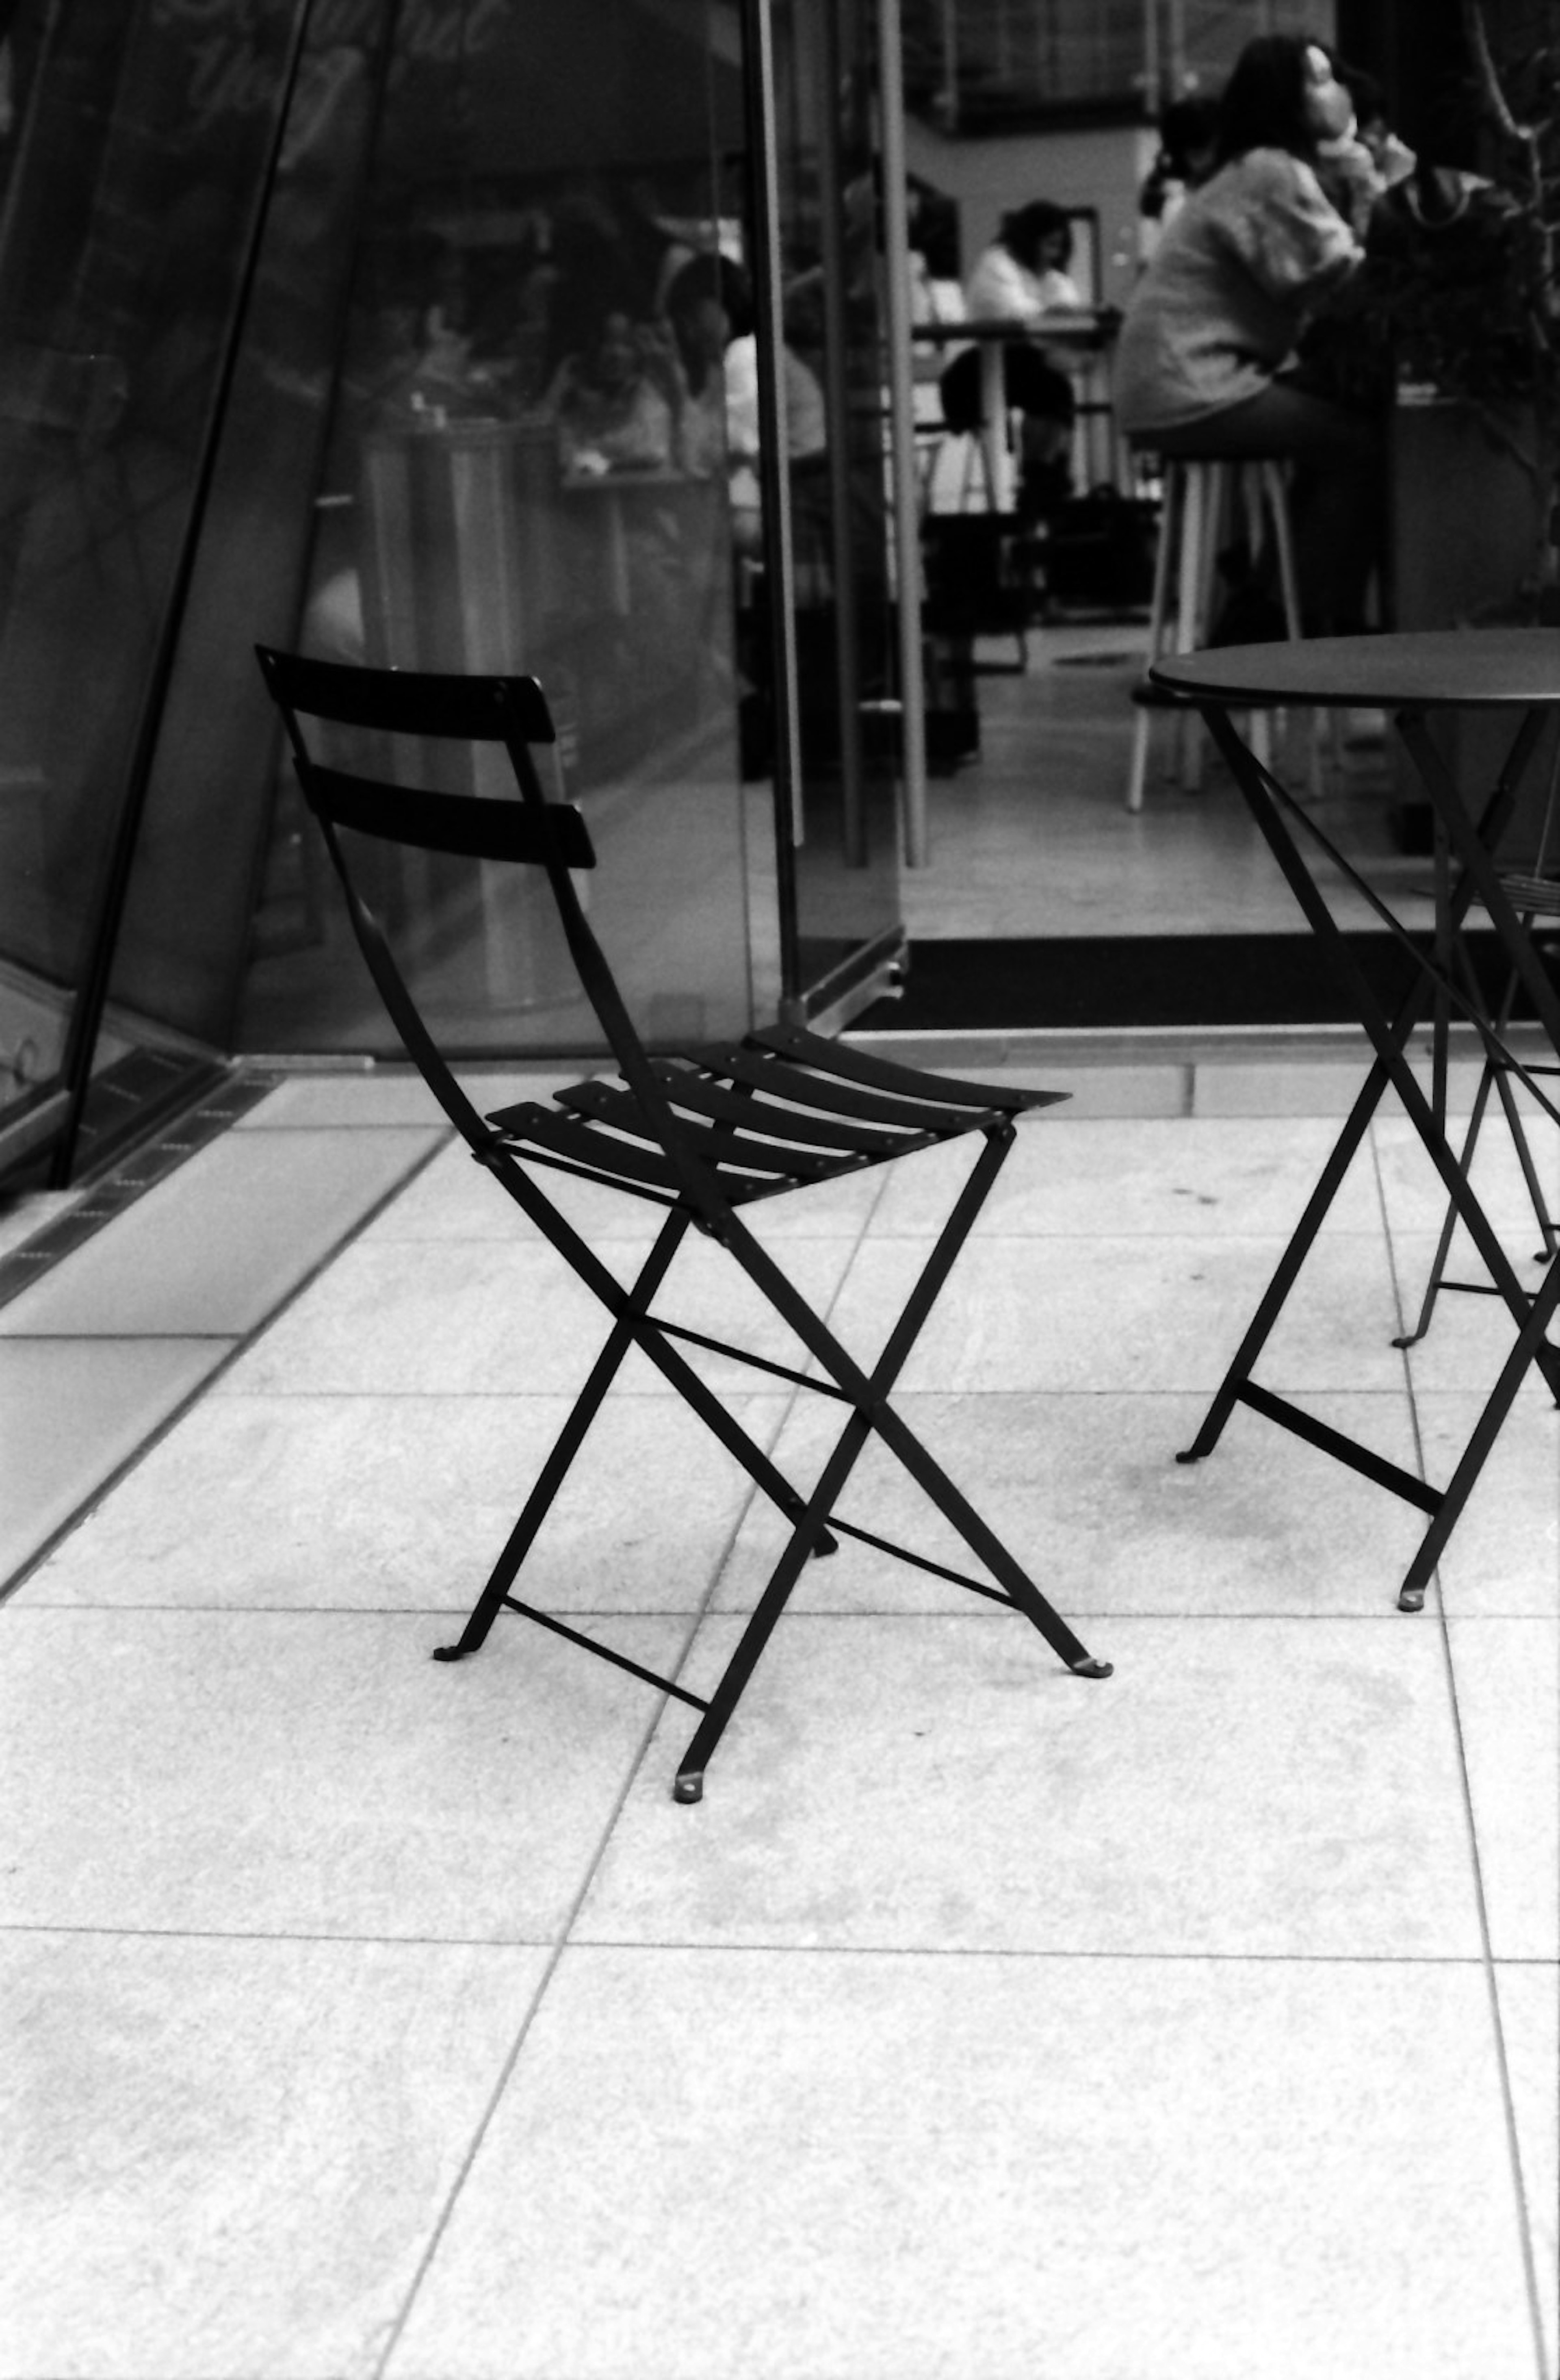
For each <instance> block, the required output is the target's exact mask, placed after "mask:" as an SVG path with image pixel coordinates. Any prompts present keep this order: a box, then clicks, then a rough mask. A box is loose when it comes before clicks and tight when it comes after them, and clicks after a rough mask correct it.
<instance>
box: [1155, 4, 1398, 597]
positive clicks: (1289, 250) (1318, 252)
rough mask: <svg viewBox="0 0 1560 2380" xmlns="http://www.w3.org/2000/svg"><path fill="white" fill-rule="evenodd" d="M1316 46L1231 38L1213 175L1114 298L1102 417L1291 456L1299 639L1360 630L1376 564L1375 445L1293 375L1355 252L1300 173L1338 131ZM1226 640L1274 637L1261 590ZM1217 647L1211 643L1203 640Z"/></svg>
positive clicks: (1168, 436)
mask: <svg viewBox="0 0 1560 2380" xmlns="http://www.w3.org/2000/svg"><path fill="white" fill-rule="evenodd" d="M1353 116H1354V110H1353V105H1352V103H1351V102H1350V100H1349V96H1348V92H1347V91H1345V90H1344V88H1343V86H1342V85H1341V84H1340V83H1339V82H1338V81H1337V79H1336V76H1335V75H1334V72H1333V67H1332V61H1331V59H1330V58H1329V56H1328V55H1327V53H1326V51H1325V50H1324V49H1323V48H1322V47H1321V46H1320V45H1319V44H1318V43H1317V42H1309V41H1307V40H1305V39H1304V38H1303V37H1302V36H1300V35H1295V34H1288V33H1271V34H1264V35H1261V36H1259V37H1258V38H1257V39H1256V40H1254V41H1252V42H1248V43H1247V44H1246V47H1245V48H1244V49H1243V50H1242V51H1241V53H1240V57H1239V59H1238V60H1237V61H1236V65H1235V68H1234V71H1233V72H1232V74H1231V76H1230V78H1229V81H1228V83H1227V86H1226V88H1225V91H1224V93H1223V96H1222V98H1221V99H1220V102H1219V115H1218V142H1217V156H1218V164H1217V170H1216V171H1215V173H1214V174H1213V176H1211V177H1210V178H1209V180H1207V181H1206V182H1204V183H1203V186H1202V188H1200V189H1197V190H1194V191H1193V192H1192V193H1191V196H1190V197H1189V198H1188V199H1187V200H1185V202H1184V203H1183V204H1182V206H1181V207H1180V208H1179V212H1177V213H1176V214H1175V216H1174V217H1173V219H1172V220H1171V222H1170V223H1169V225H1167V228H1166V231H1165V233H1164V237H1162V239H1161V240H1160V243H1159V246H1158V248H1157V249H1155V254H1154V257H1153V259H1152V261H1150V263H1149V264H1148V266H1147V268H1146V269H1145V271H1144V272H1143V275H1142V276H1141V278H1140V280H1139V281H1138V284H1137V286H1136V288H1135V289H1134V290H1133V292H1132V296H1131V299H1130V300H1129V302H1128V306H1127V311H1126V316H1125V319H1124V321H1123V323H1122V327H1121V335H1120V339H1119V343H1118V346H1117V350H1116V362H1115V394H1116V409H1117V419H1118V421H1119V424H1120V427H1121V429H1122V430H1123V431H1125V433H1126V435H1127V436H1128V437H1129V438H1130V439H1131V440H1132V441H1133V442H1134V443H1138V444H1140V445H1144V446H1148V447H1151V448H1152V449H1154V450H1155V452H1156V453H1157V454H1159V455H1163V456H1169V455H1226V456H1234V455H1276V456H1283V457H1289V458H1292V461H1293V464H1294V472H1293V487H1292V499H1291V501H1292V504H1293V510H1294V520H1295V543H1296V564H1297V569H1298V574H1299V577H1300V604H1301V610H1302V613H1303V615H1304V620H1305V626H1306V631H1307V633H1308V634H1312V635H1314V634H1318V633H1334V634H1337V635H1345V634H1349V633H1353V632H1354V631H1356V630H1358V629H1359V628H1360V626H1362V625H1364V623H1365V614H1366V604H1367V590H1368V587H1369V582H1370V577H1371V574H1372V571H1373V568H1374V567H1375V565H1376V564H1377V562H1378V561H1379V558H1380V553H1381V547H1382V541H1383V527H1382V522H1381V517H1380V516H1381V500H1380V480H1381V471H1380V468H1379V462H1380V433H1379V428H1378V425H1377V424H1376V423H1375V422H1374V421H1373V419H1372V417H1371V416H1370V415H1369V414H1368V413H1366V412H1363V411H1356V410H1354V409H1353V408H1351V407H1348V406H1345V405H1342V404H1339V403H1337V402H1336V400H1335V399H1333V398H1330V397H1326V396H1323V395H1317V394H1316V393H1315V391H1314V389H1313V388H1312V387H1311V386H1308V385H1307V384H1306V382H1305V379H1304V376H1303V374H1302V373H1301V372H1300V371H1299V370H1298V369H1297V358H1296V349H1297V346H1298V345H1299V342H1300V337H1301V334H1302V333H1303V332H1304V330H1305V328H1306V325H1307V323H1308V322H1309V321H1310V320H1311V319H1312V317H1314V316H1315V315H1317V314H1318V313H1320V312H1322V311H1323V310H1324V309H1325V308H1326V307H1327V306H1328V305H1329V304H1331V303H1335V302H1336V301H1337V300H1338V298H1339V297H1340V296H1341V293H1342V292H1343V291H1344V290H1345V288H1346V286H1347V285H1348V283H1349V282H1350V281H1351V280H1352V278H1353V276H1354V275H1355V273H1357V272H1358V270H1359V268H1360V263H1361V261H1362V260H1363V253H1364V251H1363V249H1362V248H1361V245H1360V241H1359V240H1358V239H1357V237H1355V234H1354V232H1353V230H1352V228H1351V226H1350V225H1349V224H1348V222H1347V221H1346V220H1345V218H1344V216H1343V215H1342V214H1340V213H1339V212H1338V210H1337V208H1336V206H1335V205H1334V204H1333V202H1332V200H1330V199H1329V198H1328V197H1327V195H1326V192H1325V191H1324V188H1323V186H1322V182H1321V180H1320V178H1319V175H1318V164H1319V158H1320V152H1321V149H1322V145H1323V144H1324V142H1326V141H1329V140H1341V139H1343V138H1345V137H1346V136H1347V135H1348V132H1349V131H1350V128H1351V127H1352V124H1353ZM1230 575H1231V577H1232V579H1233V581H1234V584H1233V585H1232V589H1231V598H1230V602H1229V604H1228V605H1227V611H1228V612H1229V613H1231V614H1233V613H1235V611H1236V601H1235V598H1236V595H1237V593H1239V595H1240V598H1241V608H1242V609H1243V612H1244V614H1245V616H1244V617H1243V618H1242V619H1241V620H1240V628H1239V631H1238V630H1237V625H1236V621H1235V618H1234V617H1233V616H1231V617H1228V618H1227V619H1226V621H1225V623H1224V626H1223V630H1222V633H1223V634H1224V635H1225V636H1226V637H1227V638H1229V639H1230V640H1233V639H1234V637H1236V635H1237V633H1240V635H1242V636H1245V637H1252V636H1256V637H1264V636H1268V635H1278V636H1281V635H1282V634H1283V633H1284V625H1283V614H1282V612H1281V610H1280V609H1279V607H1278V605H1277V603H1276V601H1275V600H1274V598H1273V595H1272V590H1271V589H1264V588H1263V587H1261V586H1259V585H1257V584H1255V583H1254V582H1253V583H1251V584H1245V583H1242V581H1241V579H1240V576H1239V573H1238V571H1236V570H1234V569H1232V571H1231V573H1230ZM1217 633H1220V631H1219V630H1218V629H1215V634H1217Z"/></svg>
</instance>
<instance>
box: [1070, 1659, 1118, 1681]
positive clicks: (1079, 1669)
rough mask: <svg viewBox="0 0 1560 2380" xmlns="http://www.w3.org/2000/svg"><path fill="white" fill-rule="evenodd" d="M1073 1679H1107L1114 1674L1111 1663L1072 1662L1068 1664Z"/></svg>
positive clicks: (1113, 1665) (1113, 1666) (1113, 1667)
mask: <svg viewBox="0 0 1560 2380" xmlns="http://www.w3.org/2000/svg"><path fill="white" fill-rule="evenodd" d="M1069 1667H1070V1670H1071V1671H1072V1674H1073V1676H1074V1677H1075V1678H1108V1677H1111V1676H1113V1675H1114V1673H1115V1664H1114V1662H1111V1661H1089V1660H1083V1661H1073V1662H1070V1664H1069Z"/></svg>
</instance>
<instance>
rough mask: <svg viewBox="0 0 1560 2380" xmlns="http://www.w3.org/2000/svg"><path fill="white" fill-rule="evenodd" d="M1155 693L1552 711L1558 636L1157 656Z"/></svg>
mask: <svg viewBox="0 0 1560 2380" xmlns="http://www.w3.org/2000/svg"><path fill="white" fill-rule="evenodd" d="M1148 674H1149V676H1150V677H1151V678H1152V679H1153V680H1154V682H1155V685H1156V686H1167V687H1168V688H1169V689H1170V690H1171V691H1172V692H1174V693H1176V694H1186V695H1191V696H1193V697H1197V696H1201V697H1203V698H1207V699H1211V700H1213V701H1227V702H1228V703H1230V704H1231V705H1232V706H1233V705H1238V704H1240V703H1242V702H1251V701H1259V700H1260V701H1267V702H1297V703H1315V704H1318V705H1320V706H1322V707H1323V708H1326V707H1328V706H1329V705H1332V704H1340V705H1349V706H1354V705H1359V706H1361V707H1369V708H1371V709H1375V710H1397V709H1399V708H1402V709H1407V710H1421V709H1424V710H1429V709H1448V710H1449V709H1456V710H1463V709H1473V708H1480V707H1483V706H1488V705H1495V704H1500V703H1549V702H1554V703H1560V628H1429V629H1421V630H1416V631H1415V632H1413V633H1412V634H1410V635H1404V636H1383V637H1297V638H1295V639H1294V640H1293V641H1290V642H1286V643H1284V644H1272V645H1221V646H1219V647H1217V648H1216V649H1215V650H1212V651H1209V652H1201V653H1165V654H1161V656H1160V658H1159V659H1158V661H1156V662H1155V663H1154V666H1153V667H1152V669H1151V670H1150V671H1149V673H1148Z"/></svg>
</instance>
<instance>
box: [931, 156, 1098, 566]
mask: <svg viewBox="0 0 1560 2380" xmlns="http://www.w3.org/2000/svg"><path fill="white" fill-rule="evenodd" d="M1071 261H1072V225H1071V223H1070V221H1069V219H1068V216H1067V214H1066V213H1065V212H1064V211H1063V210H1062V209H1061V208H1060V207H1058V206H1053V205H1052V204H1051V202H1050V200H1047V199H1035V200H1032V201H1031V203H1030V204H1029V205H1028V206H1024V207H1020V208H1019V209H1018V210H1017V212H1015V213H1013V214H1010V215H1004V216H1003V218H1002V229H1001V233H1000V235H999V236H998V238H997V239H995V240H994V241H993V242H992V244H991V246H990V247H989V248H988V249H986V251H985V253H984V254H983V255H982V256H981V257H980V258H979V259H978V260H977V261H976V263H975V267H974V270H973V273H971V275H970V278H969V281H968V283H967V284H966V285H965V290H964V307H965V316H966V319H967V320H968V321H970V322H1010V323H1012V324H1013V325H1014V327H1015V329H1020V330H1024V331H1031V332H1039V333H1041V334H1043V333H1044V328H1045V321H1046V315H1047V314H1054V313H1058V312H1072V311H1075V310H1079V309H1081V308H1082V303H1083V298H1082V291H1081V290H1080V289H1079V286H1078V285H1077V283H1076V282H1075V281H1074V280H1073V278H1072V276H1071V274H1070V272H1069V270H1068V267H1069V266H1070V263H1071ZM1003 370H1004V392H1005V396H1006V402H1007V407H1008V410H1009V411H1010V413H1017V414H1018V415H1019V417H1020V432H1019V486H1018V514H1019V517H1020V519H1021V520H1025V521H1034V520H1042V519H1045V518H1046V517H1047V516H1049V515H1051V514H1053V513H1055V512H1056V511H1057V510H1058V507H1059V506H1060V505H1061V504H1064V503H1065V502H1066V500H1067V498H1068V497H1069V495H1070V493H1071V492H1072V473H1071V469H1070V462H1069V456H1070V452H1071V446H1072V425H1073V421H1074V419H1075V418H1076V414H1077V400H1076V398H1075V396H1074V395H1073V389H1072V383H1071V381H1070V379H1069V378H1068V376H1067V374H1066V372H1064V371H1061V370H1058V367H1057V365H1056V364H1055V363H1053V362H1052V361H1051V359H1050V358H1049V357H1047V355H1046V352H1045V348H1044V346H1043V344H1034V345H1032V344H1031V343H1030V342H1029V341H1027V340H1023V339H1017V338H1015V339H1014V340H1013V341H1011V342H1010V344H1009V345H1008V346H1006V347H1005V348H1004V351H1003ZM941 388H942V409H943V419H945V421H946V422H947V424H948V426H949V430H952V431H958V432H963V433H970V432H974V433H979V432H980V431H981V430H982V429H983V428H984V427H985V423H984V419H983V411H982V370H981V358H980V354H979V351H978V349H976V348H974V347H967V348H966V349H965V350H964V352H963V353H962V354H961V355H958V356H955V358H954V359H953V361H952V362H951V363H950V364H949V367H948V369H947V370H946V371H945V372H944V373H943V375H942V382H941Z"/></svg>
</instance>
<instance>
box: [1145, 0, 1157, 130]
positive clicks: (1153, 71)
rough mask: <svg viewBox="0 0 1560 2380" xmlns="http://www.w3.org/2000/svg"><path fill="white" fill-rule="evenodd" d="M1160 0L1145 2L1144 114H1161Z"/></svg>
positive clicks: (1147, 0) (1146, 0)
mask: <svg viewBox="0 0 1560 2380" xmlns="http://www.w3.org/2000/svg"><path fill="white" fill-rule="evenodd" d="M1159 75H1160V65H1159V0H1143V110H1144V113H1145V114H1146V115H1158V113H1159V97H1160V92H1159Z"/></svg>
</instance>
